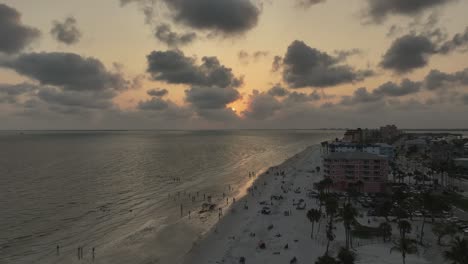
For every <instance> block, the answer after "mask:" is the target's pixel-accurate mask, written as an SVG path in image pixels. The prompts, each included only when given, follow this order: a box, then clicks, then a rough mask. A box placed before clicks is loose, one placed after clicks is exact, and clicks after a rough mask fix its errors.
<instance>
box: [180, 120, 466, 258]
mask: <svg viewBox="0 0 468 264" xmlns="http://www.w3.org/2000/svg"><path fill="white" fill-rule="evenodd" d="M466 157H468V139H467V138H463V137H462V136H461V135H458V134H454V133H426V132H418V131H401V130H399V129H397V128H396V127H395V126H385V127H382V128H380V129H354V130H348V131H346V132H345V133H344V135H343V138H336V139H335V140H332V141H327V142H323V143H322V144H321V146H312V147H309V148H307V149H306V150H305V151H303V152H301V153H299V154H297V155H296V156H294V157H292V158H290V159H288V160H287V161H285V162H284V163H283V164H281V165H279V166H277V167H272V168H270V169H268V170H267V171H266V172H265V173H263V174H262V175H260V176H259V177H258V178H257V179H256V180H255V181H254V183H253V184H252V186H251V187H250V188H249V190H248V193H247V195H246V196H245V197H243V198H242V199H241V200H239V201H238V202H237V203H235V204H233V205H232V206H231V207H230V209H229V210H228V213H227V214H226V216H225V217H223V218H222V219H221V220H220V221H219V223H218V224H217V225H216V226H215V228H214V230H213V231H211V232H210V233H209V234H207V235H206V236H205V237H204V238H203V239H202V240H200V241H199V242H197V243H196V244H195V246H194V248H193V249H192V250H191V252H190V253H189V255H188V258H187V260H186V263H273V264H275V263H291V264H292V263H316V264H325V263H343V264H348V263H365V264H367V263H369V264H370V263H384V264H387V263H388V264H390V263H392V264H393V263H417V264H423V263H455V264H465V263H468V254H466V252H468V240H467V238H468V193H467V192H466V190H467V189H466V187H468V184H467V183H466V177H467V176H468V174H467V172H468V167H467V162H466V160H467V158H466Z"/></svg>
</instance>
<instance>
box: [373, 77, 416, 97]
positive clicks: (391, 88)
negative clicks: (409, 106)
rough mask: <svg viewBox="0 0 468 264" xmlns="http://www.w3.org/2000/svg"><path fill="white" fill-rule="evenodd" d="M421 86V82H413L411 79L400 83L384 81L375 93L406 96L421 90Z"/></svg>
mask: <svg viewBox="0 0 468 264" xmlns="http://www.w3.org/2000/svg"><path fill="white" fill-rule="evenodd" d="M421 86H422V83H421V82H413V81H411V80H409V79H404V80H403V81H402V82H401V83H400V84H399V85H398V84H396V83H394V82H387V83H384V84H382V85H380V86H379V87H377V89H375V90H374V91H373V93H374V94H377V95H382V96H394V97H396V96H405V95H409V94H414V93H417V92H419V91H420V90H421Z"/></svg>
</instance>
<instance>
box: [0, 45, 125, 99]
mask: <svg viewBox="0 0 468 264" xmlns="http://www.w3.org/2000/svg"><path fill="white" fill-rule="evenodd" d="M0 66H3V67H7V68H10V69H13V70H15V71H16V72H17V73H19V74H21V75H24V76H27V77H30V78H32V79H35V80H37V81H39V82H40V83H41V84H43V85H54V86H60V87H63V88H64V89H65V90H74V91H86V90H93V91H97V90H122V89H125V88H127V85H128V82H127V81H126V80H125V79H124V78H123V77H122V76H121V75H120V74H119V73H112V72H109V71H108V70H107V69H106V68H105V66H104V65H103V64H102V62H101V61H99V60H98V59H95V58H85V57H81V56H80V55H78V54H74V53H60V52H51V53H47V52H41V53H27V54H21V55H19V56H17V57H15V58H14V59H12V60H9V61H6V62H3V64H2V65H0Z"/></svg>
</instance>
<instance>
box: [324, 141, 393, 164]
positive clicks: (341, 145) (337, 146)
mask: <svg viewBox="0 0 468 264" xmlns="http://www.w3.org/2000/svg"><path fill="white" fill-rule="evenodd" d="M328 149H329V151H330V152H340V153H341V152H366V153H369V154H375V155H381V156H385V157H386V158H388V159H389V160H393V158H394V157H395V148H394V147H393V146H391V145H388V144H386V143H375V144H358V143H347V142H333V143H331V144H329V146H328Z"/></svg>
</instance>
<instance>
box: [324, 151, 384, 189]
mask: <svg viewBox="0 0 468 264" xmlns="http://www.w3.org/2000/svg"><path fill="white" fill-rule="evenodd" d="M388 172H389V165H388V160H387V158H385V157H384V156H381V155H376V154H370V153H366V152H334V153H330V154H329V155H327V156H326V157H325V158H324V173H325V174H324V175H325V177H328V178H330V179H332V180H333V183H334V185H333V187H334V188H335V189H336V190H338V191H346V190H347V189H348V186H349V185H350V184H355V183H358V182H362V186H361V187H362V189H361V190H362V191H363V192H367V193H378V192H384V191H385V186H386V183H387V180H388V179H387V178H388Z"/></svg>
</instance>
